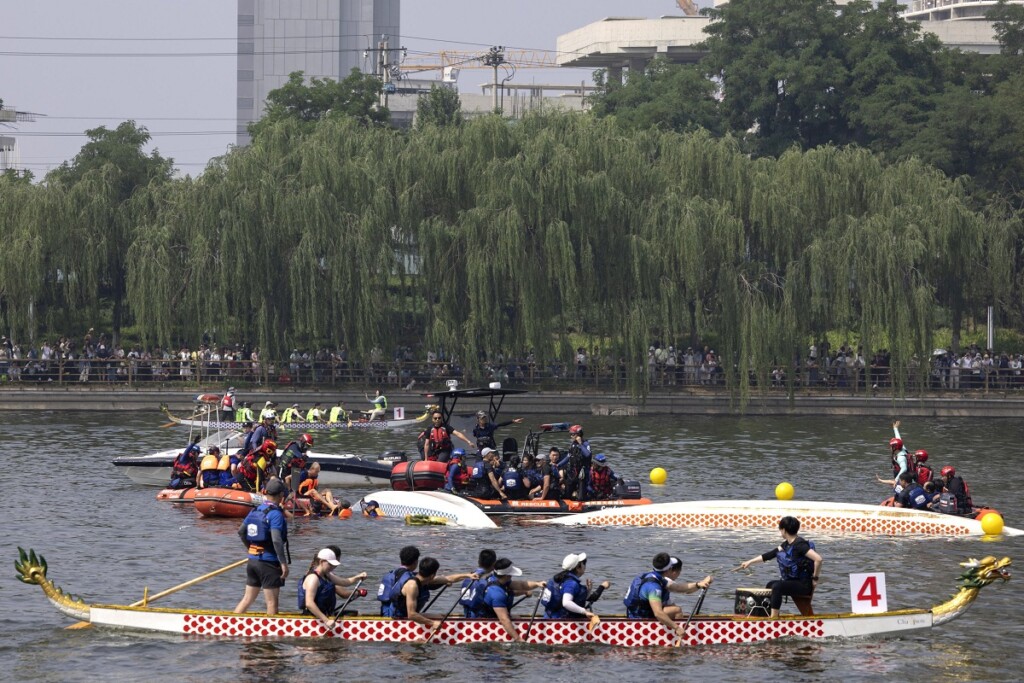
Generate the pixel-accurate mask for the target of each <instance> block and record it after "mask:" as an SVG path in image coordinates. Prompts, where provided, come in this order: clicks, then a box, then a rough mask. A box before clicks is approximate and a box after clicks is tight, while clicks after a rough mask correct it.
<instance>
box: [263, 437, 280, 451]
mask: <svg viewBox="0 0 1024 683" xmlns="http://www.w3.org/2000/svg"><path fill="white" fill-rule="evenodd" d="M276 451H277V442H275V441H271V440H270V439H267V440H266V441H264V442H263V452H264V453H274V452H276Z"/></svg>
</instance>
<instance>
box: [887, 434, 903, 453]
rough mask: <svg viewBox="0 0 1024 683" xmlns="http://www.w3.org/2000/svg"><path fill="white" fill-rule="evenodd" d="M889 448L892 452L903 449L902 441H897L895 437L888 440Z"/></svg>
mask: <svg viewBox="0 0 1024 683" xmlns="http://www.w3.org/2000/svg"><path fill="white" fill-rule="evenodd" d="M889 448H891V449H893V450H894V451H898V450H899V449H901V448H903V439H898V438H896V437H895V436H894V437H892V438H891V439H889Z"/></svg>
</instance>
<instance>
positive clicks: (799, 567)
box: [775, 536, 814, 581]
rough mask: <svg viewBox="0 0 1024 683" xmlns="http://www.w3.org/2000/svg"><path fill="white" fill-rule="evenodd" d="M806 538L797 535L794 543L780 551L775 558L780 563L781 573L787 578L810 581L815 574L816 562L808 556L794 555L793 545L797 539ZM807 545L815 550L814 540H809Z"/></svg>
mask: <svg viewBox="0 0 1024 683" xmlns="http://www.w3.org/2000/svg"><path fill="white" fill-rule="evenodd" d="M802 540H804V539H802V538H800V537H799V536H797V537H796V538H794V539H793V543H791V544H790V546H789V547H788V548H786V549H785V550H784V551H779V552H778V553H777V554H776V555H775V559H776V560H777V561H778V563H779V574H780V575H781V576H782V578H783V579H785V580H790V579H796V580H797V581H810V580H811V577H812V576H814V562H813V561H812V560H811V559H810V558H808V557H807V556H804V557H801V558H799V559H796V558H794V557H793V547H794V546H795V545H796V542H797V541H802ZM807 545H809V546H810V548H811V550H814V541H808V542H807Z"/></svg>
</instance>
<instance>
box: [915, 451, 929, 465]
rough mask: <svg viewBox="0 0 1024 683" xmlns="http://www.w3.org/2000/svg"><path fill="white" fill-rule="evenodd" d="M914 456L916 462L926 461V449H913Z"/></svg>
mask: <svg viewBox="0 0 1024 683" xmlns="http://www.w3.org/2000/svg"><path fill="white" fill-rule="evenodd" d="M914 458H915V459H916V460H917V461H918V462H928V451H926V450H924V449H921V450H919V451H914Z"/></svg>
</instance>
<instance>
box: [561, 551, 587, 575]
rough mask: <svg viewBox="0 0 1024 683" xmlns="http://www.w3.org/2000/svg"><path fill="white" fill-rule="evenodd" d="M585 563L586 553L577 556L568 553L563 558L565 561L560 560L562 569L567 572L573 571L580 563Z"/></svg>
mask: <svg viewBox="0 0 1024 683" xmlns="http://www.w3.org/2000/svg"><path fill="white" fill-rule="evenodd" d="M586 561H587V554H586V553H580V554H579V555H577V554H575V553H569V554H568V555H566V556H565V559H564V560H562V569H564V570H565V571H567V572H571V571H572V570H573V569H576V567H578V566H579V564H580V563H581V562H586Z"/></svg>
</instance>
